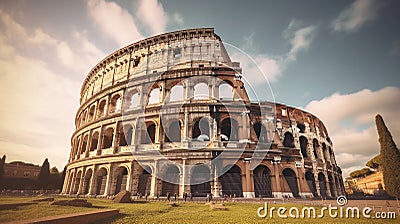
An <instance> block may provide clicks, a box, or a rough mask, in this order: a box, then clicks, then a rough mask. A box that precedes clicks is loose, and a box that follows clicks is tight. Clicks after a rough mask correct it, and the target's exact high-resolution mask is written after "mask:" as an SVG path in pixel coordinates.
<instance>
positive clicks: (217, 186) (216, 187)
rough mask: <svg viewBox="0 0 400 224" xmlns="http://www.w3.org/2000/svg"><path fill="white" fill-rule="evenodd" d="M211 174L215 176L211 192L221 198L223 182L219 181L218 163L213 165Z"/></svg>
mask: <svg viewBox="0 0 400 224" xmlns="http://www.w3.org/2000/svg"><path fill="white" fill-rule="evenodd" d="M211 176H212V177H213V178H212V179H213V181H211V186H210V187H211V193H212V194H213V197H217V198H219V197H220V196H222V185H221V182H220V181H219V177H218V176H219V172H218V167H217V166H216V165H213V166H212V167H211Z"/></svg>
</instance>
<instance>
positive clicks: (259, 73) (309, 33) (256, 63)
mask: <svg viewBox="0 0 400 224" xmlns="http://www.w3.org/2000/svg"><path fill="white" fill-rule="evenodd" d="M316 29H317V27H316V26H314V25H309V26H302V25H301V24H300V22H299V21H297V20H292V21H291V22H290V24H289V25H288V27H287V28H286V29H285V30H284V32H283V34H282V35H283V37H284V38H285V39H286V40H287V41H288V42H289V43H290V49H289V51H288V52H287V53H286V54H284V55H277V56H273V55H267V54H257V53H253V52H254V48H255V47H254V44H253V37H254V33H251V34H250V35H249V36H246V37H244V40H245V41H244V44H243V49H244V50H246V51H249V52H251V53H250V54H249V55H245V54H244V53H242V52H238V53H234V54H232V55H231V58H232V59H233V60H234V61H239V62H240V64H241V67H242V68H243V74H244V75H243V76H244V77H245V78H246V79H247V80H248V81H249V82H250V83H251V84H254V85H260V84H263V83H265V82H264V81H263V80H264V78H263V73H264V74H265V76H266V78H267V79H268V81H270V82H275V81H277V80H278V78H279V76H280V75H281V74H282V72H283V71H284V70H285V69H286V67H288V66H289V65H290V63H292V62H293V61H296V58H297V55H298V54H299V53H300V52H302V51H306V50H308V49H309V48H310V46H311V43H312V40H313V38H314V36H315V33H316Z"/></svg>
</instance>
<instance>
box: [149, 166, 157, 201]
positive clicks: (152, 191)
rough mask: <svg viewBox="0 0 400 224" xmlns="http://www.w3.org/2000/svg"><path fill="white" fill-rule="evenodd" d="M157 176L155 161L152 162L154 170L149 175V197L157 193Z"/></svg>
mask: <svg viewBox="0 0 400 224" xmlns="http://www.w3.org/2000/svg"><path fill="white" fill-rule="evenodd" d="M157 175H158V161H157V160H155V161H154V169H153V172H152V175H151V185H150V186H151V187H150V196H151V197H155V196H156V195H157V193H158V184H157V182H158V178H157Z"/></svg>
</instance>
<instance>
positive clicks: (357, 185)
mask: <svg viewBox="0 0 400 224" xmlns="http://www.w3.org/2000/svg"><path fill="white" fill-rule="evenodd" d="M345 190H346V192H347V193H348V194H353V193H354V192H355V191H358V192H363V193H364V194H369V195H382V194H384V193H385V183H384V182H383V174H382V172H376V173H373V174H370V175H368V176H366V177H361V178H346V180H345Z"/></svg>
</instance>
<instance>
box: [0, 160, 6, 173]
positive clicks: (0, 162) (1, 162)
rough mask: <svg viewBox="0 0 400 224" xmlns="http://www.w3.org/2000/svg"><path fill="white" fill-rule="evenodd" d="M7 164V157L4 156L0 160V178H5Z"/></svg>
mask: <svg viewBox="0 0 400 224" xmlns="http://www.w3.org/2000/svg"><path fill="white" fill-rule="evenodd" d="M5 163H6V155H3V157H1V160H0V178H1V177H3V174H4V164H5Z"/></svg>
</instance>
